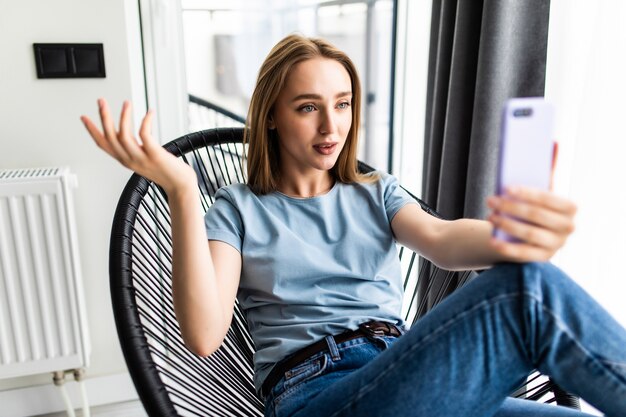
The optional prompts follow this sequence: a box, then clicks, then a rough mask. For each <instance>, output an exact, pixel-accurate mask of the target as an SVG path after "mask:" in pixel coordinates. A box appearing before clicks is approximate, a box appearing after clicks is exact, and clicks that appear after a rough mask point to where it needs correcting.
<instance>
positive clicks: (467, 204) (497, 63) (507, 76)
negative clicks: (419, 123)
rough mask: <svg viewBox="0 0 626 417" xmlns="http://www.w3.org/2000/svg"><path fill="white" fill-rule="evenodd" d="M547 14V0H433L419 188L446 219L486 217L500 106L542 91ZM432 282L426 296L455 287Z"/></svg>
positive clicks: (454, 280) (449, 280) (453, 281)
mask: <svg viewBox="0 0 626 417" xmlns="http://www.w3.org/2000/svg"><path fill="white" fill-rule="evenodd" d="M549 12H550V1H549V0H433V8H432V23H431V25H432V26H431V34H430V52H429V55H430V56H429V71H428V74H429V76H428V77H429V78H428V91H427V106H426V130H425V146H424V151H425V152H424V176H423V178H424V182H423V187H422V190H423V198H424V200H425V201H426V202H427V203H428V204H429V205H431V206H432V207H433V208H435V210H436V211H437V212H439V214H441V215H442V216H443V217H444V218H446V219H456V218H461V217H470V218H484V217H485V216H486V214H487V209H486V206H485V199H486V197H487V196H489V195H491V194H492V193H493V191H494V187H495V179H496V169H497V157H498V139H499V133H500V118H501V109H502V106H503V104H504V102H505V100H506V99H507V98H509V97H531V96H543V93H544V85H545V68H546V51H547V41H548V19H549ZM426 281H428V280H426ZM431 281H432V280H431ZM434 281H436V282H434V283H433V282H424V283H422V285H424V286H429V287H430V286H432V285H434V286H435V287H436V288H439V289H438V291H434V292H433V291H428V292H426V291H425V289H426V287H423V288H422V290H423V292H422V294H424V293H429V294H432V293H444V294H445V293H448V292H450V291H452V290H453V289H454V288H456V286H457V285H458V277H450V276H445V277H435V278H434ZM437 281H441V282H437ZM444 281H445V282H444ZM429 297H430V295H429ZM433 302H434V301H433ZM433 302H428V304H432V303H433Z"/></svg>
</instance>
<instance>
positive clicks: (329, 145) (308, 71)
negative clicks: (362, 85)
mask: <svg viewBox="0 0 626 417" xmlns="http://www.w3.org/2000/svg"><path fill="white" fill-rule="evenodd" d="M351 124H352V83H351V80H350V75H349V74H348V72H347V71H346V69H345V68H344V67H343V65H341V64H340V63H339V62H337V61H335V60H332V59H328V58H313V59H309V60H306V61H302V62H300V63H298V64H297V65H295V66H294V67H293V68H292V69H291V71H290V73H289V75H288V76H287V80H286V83H285V86H284V87H283V89H282V91H281V92H280V94H279V95H278V98H277V99H276V103H275V104H274V111H273V113H272V115H271V120H270V128H272V129H276V130H277V132H278V140H279V148H280V164H281V172H282V174H283V175H289V174H298V173H300V174H308V173H311V172H312V171H314V170H323V171H328V170H329V169H331V168H332V167H333V166H334V165H335V163H336V162H337V158H338V157H339V154H340V152H341V150H342V149H343V146H344V144H345V142H346V137H347V135H348V132H349V131H350V126H351Z"/></svg>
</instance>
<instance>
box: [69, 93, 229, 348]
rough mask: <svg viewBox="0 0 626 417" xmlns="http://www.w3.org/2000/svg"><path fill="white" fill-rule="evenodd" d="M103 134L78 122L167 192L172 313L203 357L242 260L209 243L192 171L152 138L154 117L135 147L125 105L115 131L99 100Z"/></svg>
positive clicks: (221, 332)
mask: <svg viewBox="0 0 626 417" xmlns="http://www.w3.org/2000/svg"><path fill="white" fill-rule="evenodd" d="M98 107H99V111H100V119H101V122H102V131H100V129H98V127H97V126H96V125H95V124H94V123H93V122H92V121H91V120H90V119H89V118H88V117H86V116H81V120H82V121H83V123H84V124H85V127H86V128H87V130H88V131H89V134H90V135H91V137H92V138H93V139H94V141H95V142H96V144H97V145H98V146H99V147H100V148H101V149H103V150H104V151H105V152H106V153H108V154H109V155H111V156H112V157H113V158H115V159H116V160H118V161H119V162H120V163H121V164H122V165H124V166H125V167H127V168H129V169H131V170H133V171H135V172H137V173H138V174H140V175H142V176H144V177H146V178H148V179H149V180H151V181H154V182H155V183H157V184H159V185H160V186H161V187H162V188H163V189H164V190H165V192H166V193H167V196H168V201H169V207H170V215H171V220H172V245H173V258H172V279H173V284H172V286H173V289H172V290H173V294H174V310H175V313H176V319H177V321H178V323H179V325H180V329H181V333H182V336H183V340H184V341H185V344H186V345H187V346H188V347H189V348H190V349H191V350H192V351H193V352H195V353H196V354H198V355H202V356H206V355H209V354H211V353H213V352H214V351H215V350H217V349H218V348H219V346H220V345H221V343H222V341H223V340H224V337H225V335H226V332H227V331H228V328H229V326H230V322H231V320H232V316H233V306H234V302H235V295H236V292H237V287H238V286H239V275H240V272H241V255H240V254H239V252H238V251H237V250H236V249H235V248H233V247H232V246H230V245H228V244H226V243H223V242H219V241H210V242H209V243H208V244H207V236H206V231H205V228H204V222H203V218H202V215H201V213H202V210H201V207H200V199H199V196H198V192H199V191H198V186H197V177H196V173H195V172H194V170H193V169H192V168H191V167H190V166H189V165H187V164H185V163H184V162H183V161H182V160H180V159H179V158H177V157H175V156H174V155H172V154H170V153H169V152H167V151H166V150H165V149H163V147H161V146H159V145H158V144H157V143H156V142H155V141H154V139H153V138H152V135H151V132H150V129H151V120H152V112H148V114H147V115H146V116H145V117H144V119H143V121H142V123H141V128H140V130H139V137H140V138H141V140H142V142H141V143H139V142H138V141H137V139H136V138H135V137H134V136H133V135H132V133H131V131H130V103H129V102H124V105H123V107H122V115H121V118H120V126H119V131H117V130H116V129H115V124H114V122H113V120H112V118H111V115H110V111H109V107H108V104H107V103H106V101H105V100H103V99H100V100H98Z"/></svg>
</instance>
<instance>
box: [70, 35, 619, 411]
mask: <svg viewBox="0 0 626 417" xmlns="http://www.w3.org/2000/svg"><path fill="white" fill-rule="evenodd" d="M360 103H361V90H360V86H359V79H358V76H357V72H356V70H355V67H354V65H353V63H352V62H351V60H350V59H349V58H348V57H347V56H346V55H345V54H344V53H342V52H341V51H339V50H337V49H336V48H334V47H333V46H331V45H329V44H328V43H327V42H325V41H323V40H319V39H309V38H304V37H301V36H296V35H292V36H288V37H287V38H285V39H283V40H282V41H281V42H279V43H278V44H277V45H276V46H275V47H274V48H273V49H272V51H271V52H270V54H269V55H268V57H267V58H266V60H265V62H264V63H263V65H262V67H261V69H260V72H259V77H258V81H257V85H256V88H255V91H254V93H253V96H252V100H251V104H250V109H249V113H248V120H247V130H246V134H245V136H246V141H247V142H248V143H249V149H248V183H247V184H237V185H231V186H228V187H225V188H223V189H221V190H220V191H218V193H217V195H216V202H215V204H214V205H213V206H212V207H211V208H210V209H209V212H208V213H207V215H206V216H205V219H204V224H203V220H202V218H201V217H200V216H198V214H197V213H198V212H199V211H200V207H199V198H198V186H197V179H196V176H195V173H194V171H193V170H192V169H191V168H190V167H189V166H187V165H186V164H184V163H183V162H182V161H181V160H179V159H177V158H175V157H173V156H172V155H170V154H169V153H167V152H166V151H164V150H163V149H162V148H161V147H160V146H158V145H157V143H156V142H155V141H154V139H153V138H152V136H151V134H150V125H151V119H152V113H151V112H149V113H148V114H147V115H146V117H145V118H144V120H143V122H142V125H141V128H140V131H139V136H140V138H141V142H138V141H137V140H136V139H135V138H134V137H133V135H132V133H131V131H130V127H129V126H130V121H129V117H130V104H129V103H124V105H123V108H122V115H121V120H120V124H119V130H116V127H115V124H114V122H113V120H112V118H111V115H110V110H109V108H108V105H107V103H106V102H105V101H104V100H99V101H98V104H99V108H100V117H101V122H102V131H101V130H100V129H99V128H98V127H96V125H95V124H94V123H93V122H92V121H91V120H90V119H89V118H87V117H85V116H83V117H82V120H83V122H84V123H85V126H86V128H87V129H88V131H89V133H90V134H91V136H92V137H93V139H94V140H95V142H96V143H97V144H98V146H100V147H101V148H102V149H104V151H106V152H107V153H108V154H110V155H111V156H113V157H114V158H116V159H117V160H118V161H120V162H121V163H122V164H123V165H124V166H126V167H128V168H130V169H132V170H134V171H136V172H138V173H139V174H141V175H143V176H145V177H147V178H149V179H151V180H153V181H155V182H156V183H158V184H159V185H161V186H162V187H163V189H164V190H165V191H166V193H167V194H168V199H169V205H170V210H171V216H172V236H173V247H174V254H173V276H174V281H173V285H174V288H173V290H174V304H175V310H176V316H177V319H178V322H179V324H180V327H181V331H182V334H183V338H184V340H185V342H186V344H187V346H188V347H189V348H190V349H191V350H192V351H194V352H196V353H197V354H199V355H203V356H204V355H210V354H211V353H212V352H214V351H215V350H216V349H217V348H218V347H219V346H220V344H221V343H222V341H223V339H224V336H225V334H226V331H227V329H228V327H229V325H230V322H231V318H232V314H233V303H234V300H235V297H238V299H239V302H240V303H241V306H242V307H243V309H244V311H245V313H246V315H247V319H248V322H249V325H250V331H251V334H252V337H253V340H254V342H255V347H256V353H255V356H254V363H255V384H256V387H257V389H258V391H259V393H260V394H261V396H262V397H263V398H264V400H265V405H266V415H268V416H294V415H297V416H428V417H431V416H492V415H497V416H537V415H541V416H581V415H584V414H582V413H580V412H576V411H572V410H568V409H565V408H560V407H558V408H557V407H552V406H548V405H542V404H537V403H534V402H531V401H525V400H514V399H510V398H507V396H508V395H509V394H510V393H511V392H512V391H513V390H514V389H515V388H516V387H518V386H519V385H521V383H522V382H523V381H524V378H525V377H526V376H527V375H528V373H529V372H530V371H531V370H533V369H535V368H536V369H539V370H540V371H542V372H543V373H545V374H548V375H551V376H552V377H553V378H554V379H555V380H556V381H557V382H558V383H559V384H560V385H561V386H562V387H563V388H565V389H567V390H569V391H571V392H573V393H575V394H578V395H581V396H582V397H584V398H585V399H586V400H587V401H589V402H591V403H592V404H594V405H595V406H596V407H598V408H599V409H601V410H602V411H604V412H606V413H607V415H609V416H612V417H617V416H625V415H626V331H624V329H623V328H622V327H621V326H620V325H619V324H618V323H617V322H616V321H615V320H614V319H612V318H611V317H610V316H609V315H608V314H607V313H606V312H605V311H604V310H603V309H602V308H601V307H600V306H599V305H598V304H597V303H596V302H595V301H593V300H592V299H591V298H590V297H589V296H588V295H587V294H586V293H585V292H583V291H582V290H581V289H580V288H579V287H578V286H576V284H575V283H574V282H573V281H571V280H570V279H569V278H568V277H566V276H565V275H564V274H563V273H562V272H561V271H560V270H558V269H557V268H556V267H554V266H552V265H550V264H549V263H545V261H547V260H548V259H550V257H551V256H552V255H553V254H554V253H555V252H556V251H557V250H558V249H559V248H561V247H562V246H563V244H564V242H565V240H566V238H567V237H568V236H569V234H570V233H571V232H572V231H573V228H574V226H573V217H574V214H575V211H576V209H575V206H574V205H573V204H572V203H571V202H569V201H567V200H564V199H562V198H560V197H557V196H556V195H554V194H552V193H549V192H543V191H539V190H534V189H525V188H514V189H510V190H508V194H507V195H506V196H503V197H495V196H494V197H491V198H490V199H489V201H488V205H489V207H490V208H491V209H492V210H493V213H492V215H491V216H490V217H489V221H481V220H469V219H462V220H455V221H443V220H439V219H436V218H434V217H432V216H430V215H428V214H426V213H424V212H423V211H422V210H421V209H420V208H419V206H418V205H416V204H414V200H413V199H412V198H411V197H409V196H408V195H407V194H406V193H405V192H404V191H403V190H402V189H401V188H400V187H399V186H398V183H397V181H396V180H395V178H393V177H392V176H390V175H387V174H383V173H377V174H374V175H360V174H358V173H357V170H356V151H357V136H358V128H359V125H360V118H359V116H360ZM515 219H519V220H515ZM496 226H497V227H500V228H502V229H504V230H505V231H506V232H508V233H509V234H511V235H513V236H516V237H518V238H520V239H521V240H522V241H523V243H508V242H504V241H498V240H494V239H493V238H492V237H491V234H492V229H493V228H494V227H496ZM207 237H208V245H207ZM396 242H400V243H402V244H404V245H406V246H408V247H410V248H411V249H414V250H416V251H418V252H419V253H421V254H422V255H423V256H425V257H426V258H428V259H430V260H431V261H433V262H434V263H435V264H437V265H439V266H442V267H445V268H447V269H478V268H480V269H484V268H490V269H488V270H487V271H486V272H484V273H482V274H481V275H480V276H479V277H477V278H476V279H474V280H473V281H472V282H470V283H469V284H468V285H466V286H464V287H463V288H462V289H460V290H459V291H456V292H455V293H454V294H452V295H451V296H449V297H448V298H447V299H446V300H444V302H443V303H441V304H440V305H439V306H437V307H436V308H435V309H433V310H432V311H431V312H429V313H428V314H427V315H426V316H425V317H423V318H422V319H420V320H419V321H418V322H417V323H415V324H414V325H413V326H412V327H411V329H410V330H407V328H406V326H405V323H404V322H403V321H402V319H401V315H400V312H401V303H402V282H401V277H400V267H399V262H398V259H397V254H396V249H395V245H396Z"/></svg>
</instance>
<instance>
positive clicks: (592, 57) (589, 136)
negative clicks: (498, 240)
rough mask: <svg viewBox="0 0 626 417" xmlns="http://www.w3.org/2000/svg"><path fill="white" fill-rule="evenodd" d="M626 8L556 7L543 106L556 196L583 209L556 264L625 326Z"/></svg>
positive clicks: (601, 4) (599, 4) (603, 0)
mask: <svg viewBox="0 0 626 417" xmlns="http://www.w3.org/2000/svg"><path fill="white" fill-rule="evenodd" d="M625 16H626V2H623V1H620V0H598V1H593V2H591V1H585V0H552V5H551V14H550V38H549V47H548V66H547V79H546V98H547V99H549V100H551V101H552V102H553V103H554V104H556V108H557V140H558V141H559V144H560V147H561V152H560V156H559V163H558V166H557V173H556V178H555V188H556V190H557V192H559V193H561V194H563V195H567V196H569V197H570V198H571V199H573V200H574V201H575V202H576V203H577V204H578V206H579V212H578V216H577V230H576V232H575V233H574V235H573V236H572V238H571V239H570V241H569V242H568V244H567V246H566V247H565V248H564V249H563V250H562V251H561V252H560V253H559V254H558V255H557V257H556V258H555V263H556V264H557V265H559V266H560V267H561V268H563V269H565V270H566V271H567V272H569V273H570V274H571V275H572V276H574V277H575V279H576V280H577V281H578V282H579V283H580V284H581V285H582V286H583V287H584V288H585V289H586V290H587V291H588V292H590V293H591V294H592V295H593V296H594V297H595V298H596V299H597V300H598V301H600V303H601V304H603V305H604V306H605V307H606V308H607V309H608V310H609V311H610V312H611V313H612V314H613V315H615V316H616V317H617V319H618V321H620V323H622V324H623V325H624V326H626V298H625V294H626V268H625V266H626V265H625V263H624V260H625V259H626V216H625V215H624V214H625V213H626V193H624V191H623V190H624V182H625V180H626V130H625V129H624V123H625V121H626V105H625V104H624V98H625V97H626V77H625V76H624V74H626V53H625V52H624V45H626V25H625V24H624V23H626V22H625Z"/></svg>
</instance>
